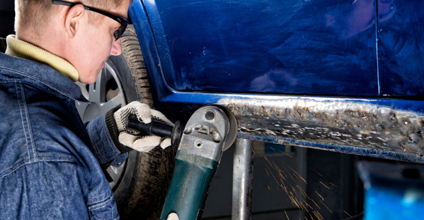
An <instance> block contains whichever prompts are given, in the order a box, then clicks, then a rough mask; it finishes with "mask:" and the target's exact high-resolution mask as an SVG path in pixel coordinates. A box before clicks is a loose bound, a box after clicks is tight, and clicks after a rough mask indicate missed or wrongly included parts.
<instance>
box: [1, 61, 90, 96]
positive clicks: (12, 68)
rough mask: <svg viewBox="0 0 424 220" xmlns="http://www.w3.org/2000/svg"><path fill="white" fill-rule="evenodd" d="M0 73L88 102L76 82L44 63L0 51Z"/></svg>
mask: <svg viewBox="0 0 424 220" xmlns="http://www.w3.org/2000/svg"><path fill="white" fill-rule="evenodd" d="M0 73H1V74H3V75H9V76H11V77H13V78H17V79H20V80H21V81H22V82H23V83H26V84H33V85H36V86H37V85H44V86H47V87H49V88H50V89H52V90H55V91H57V92H59V93H61V94H62V95H64V96H67V97H69V98H71V99H73V100H76V101H80V102H84V103H89V101H87V99H86V98H85V97H84V96H83V94H82V92H81V89H80V87H79V86H78V85H77V84H76V83H74V82H73V81H72V80H71V79H69V78H68V77H66V76H64V75H63V74H61V73H59V72H58V71H57V70H55V69H53V68H52V67H50V66H48V65H46V64H41V63H38V62H34V61H32V60H26V59H22V58H18V57H13V56H9V55H6V54H3V53H0Z"/></svg>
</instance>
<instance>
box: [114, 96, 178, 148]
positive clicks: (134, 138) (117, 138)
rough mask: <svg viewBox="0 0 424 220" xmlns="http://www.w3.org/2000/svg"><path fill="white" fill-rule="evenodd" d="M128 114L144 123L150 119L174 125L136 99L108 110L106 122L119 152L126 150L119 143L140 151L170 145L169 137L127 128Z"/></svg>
mask: <svg viewBox="0 0 424 220" xmlns="http://www.w3.org/2000/svg"><path fill="white" fill-rule="evenodd" d="M130 115H135V116H137V119H138V120H139V121H142V122H143V123H145V124H148V123H150V122H151V121H152V120H157V121H162V122H165V123H167V124H169V125H172V126H173V125H174V124H173V123H172V122H171V121H169V120H168V119H167V118H166V117H165V116H164V115H163V114H162V113H160V112H159V111H156V110H153V109H150V107H149V106H148V105H146V104H143V103H140V102H137V101H135V102H131V103H130V104H128V105H126V106H124V107H122V108H120V109H118V110H117V111H116V109H113V110H111V111H109V112H108V113H107V114H106V124H107V125H108V129H109V132H110V133H111V136H112V139H114V142H115V145H117V147H118V148H120V150H121V152H125V151H128V150H125V149H124V150H123V149H122V146H119V145H121V144H122V145H124V146H126V147H129V148H131V149H134V150H136V151H140V152H149V151H150V150H151V149H153V148H155V147H156V146H161V147H162V149H165V148H167V147H169V146H170V145H171V139H170V138H162V137H159V136H156V135H150V134H149V135H146V134H140V132H138V131H136V130H133V129H130V128H127V121H128V117H129V116H130ZM112 122H113V123H112ZM113 124H115V125H113ZM117 142H119V143H117Z"/></svg>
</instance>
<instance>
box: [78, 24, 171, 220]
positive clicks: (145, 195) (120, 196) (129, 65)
mask: <svg viewBox="0 0 424 220" xmlns="http://www.w3.org/2000/svg"><path fill="white" fill-rule="evenodd" d="M121 45H122V54H121V55H120V56H111V57H110V58H109V60H108V61H107V62H106V64H105V68H104V69H103V70H102V72H101V73H100V74H99V77H98V80H97V81H96V83H95V84H94V85H80V87H81V89H82V91H83V93H85V95H86V96H87V97H88V99H89V100H90V94H93V97H95V98H94V100H90V101H91V102H94V103H92V104H90V105H89V106H83V105H82V104H78V103H77V108H78V107H79V109H78V111H79V113H80V115H81V117H82V118H83V120H84V121H89V120H91V119H93V118H96V117H98V116H100V115H102V114H105V112H107V111H108V110H110V109H112V108H113V107H116V106H123V105H125V104H128V103H130V102H132V101H140V102H142V103H145V104H148V105H149V106H150V107H151V108H153V99H152V95H151V92H150V82H149V77H148V74H147V70H146V66H145V64H144V59H143V55H142V53H141V49H140V45H139V42H138V38H137V35H136V33H135V30H134V27H133V26H132V25H129V26H128V27H127V30H126V32H125V33H124V34H123V36H122V37H121ZM99 88H100V89H99ZM98 91H100V93H101V94H100V95H98V94H96V93H97V92H98ZM109 92H110V94H112V95H111V96H110V97H112V98H109V99H108V98H107V97H109ZM99 97H100V98H99ZM123 99H125V100H123ZM108 100H109V101H108ZM96 102H97V103H96ZM105 106H107V107H105ZM105 108H106V109H105ZM176 147H177V146H171V147H168V148H166V149H162V148H160V147H156V148H154V149H152V150H151V151H150V152H148V153H139V152H136V151H131V152H129V154H128V159H127V160H126V161H125V163H123V164H122V165H120V166H119V167H113V169H112V171H111V169H110V168H111V167H109V168H108V170H107V172H108V173H109V174H111V173H112V175H115V174H116V175H115V176H114V177H113V178H112V179H113V184H111V187H112V190H113V194H114V198H115V201H116V203H117V206H118V211H119V215H120V216H121V219H148V220H149V219H155V220H157V219H159V218H160V214H161V211H162V207H163V204H164V200H165V196H166V192H167V189H168V186H169V183H170V181H171V178H172V171H173V168H174V164H175V154H176V150H177V149H176ZM113 172H115V174H114V173H113Z"/></svg>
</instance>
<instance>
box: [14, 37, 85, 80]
mask: <svg viewBox="0 0 424 220" xmlns="http://www.w3.org/2000/svg"><path fill="white" fill-rule="evenodd" d="M6 41H7V49H6V54H9V55H12V56H15V57H20V58H23V59H27V60H33V61H36V62H39V63H44V64H47V65H49V66H51V67H53V68H54V69H55V70H57V71H59V72H60V73H62V74H63V75H65V76H67V77H69V78H70V79H71V80H72V81H74V82H76V81H77V80H78V78H79V74H78V71H77V70H76V69H75V67H74V66H72V65H71V64H70V63H69V62H68V61H66V60H64V59H62V58H60V57H58V56H56V55H54V54H52V53H50V52H48V51H46V50H43V49H42V48H39V47H37V46H35V45H32V44H30V43H27V42H25V41H21V40H18V39H16V37H15V35H9V36H7V38H6Z"/></svg>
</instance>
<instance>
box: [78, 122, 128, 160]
mask: <svg viewBox="0 0 424 220" xmlns="http://www.w3.org/2000/svg"><path fill="white" fill-rule="evenodd" d="M85 125H86V128H87V132H88V136H89V137H90V141H91V146H90V148H91V151H92V152H93V154H94V156H95V157H96V158H97V160H98V161H99V163H100V164H107V163H110V162H112V165H115V166H119V165H120V164H121V163H122V162H123V161H125V160H126V159H127V157H128V153H124V154H121V151H120V150H119V149H118V148H117V147H116V145H115V144H114V142H113V139H112V137H111V135H110V133H109V130H108V128H107V125H106V120H105V116H100V117H98V118H96V119H94V120H92V121H90V122H86V124H85Z"/></svg>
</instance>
